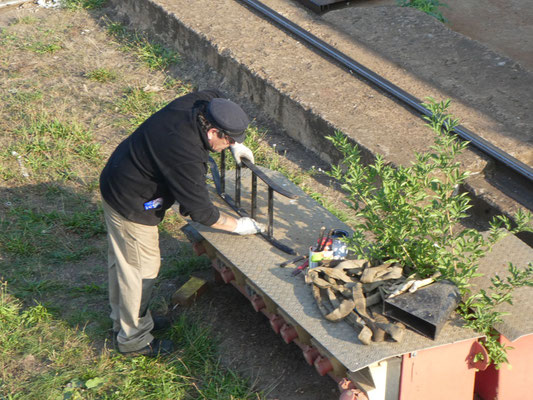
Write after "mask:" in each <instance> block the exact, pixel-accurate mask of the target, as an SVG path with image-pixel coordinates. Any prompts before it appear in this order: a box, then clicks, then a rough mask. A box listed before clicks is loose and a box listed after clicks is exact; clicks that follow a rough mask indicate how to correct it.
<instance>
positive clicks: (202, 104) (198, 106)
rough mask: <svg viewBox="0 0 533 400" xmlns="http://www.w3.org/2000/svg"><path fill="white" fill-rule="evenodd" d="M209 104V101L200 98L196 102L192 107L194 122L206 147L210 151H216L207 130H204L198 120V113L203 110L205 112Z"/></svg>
mask: <svg viewBox="0 0 533 400" xmlns="http://www.w3.org/2000/svg"><path fill="white" fill-rule="evenodd" d="M207 104H209V102H208V101H205V100H198V101H196V102H195V103H194V105H193V109H192V123H193V124H194V126H195V128H196V131H197V132H198V135H200V139H201V140H202V143H203V145H204V148H205V149H206V150H208V151H214V150H213V149H212V148H211V145H210V144H209V140H208V138H207V132H203V131H202V128H201V126H200V123H199V122H198V114H199V113H201V112H205V110H206V109H207Z"/></svg>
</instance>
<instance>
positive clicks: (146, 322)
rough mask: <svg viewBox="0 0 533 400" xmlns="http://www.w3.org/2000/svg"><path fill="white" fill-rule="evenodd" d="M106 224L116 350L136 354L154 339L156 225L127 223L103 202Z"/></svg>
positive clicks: (157, 240) (157, 253)
mask: <svg viewBox="0 0 533 400" xmlns="http://www.w3.org/2000/svg"><path fill="white" fill-rule="evenodd" d="M102 206H103V209H104V216H105V221H106V225H107V239H108V242H109V250H108V273H109V303H110V304H111V319H112V320H113V330H114V331H115V332H118V336H117V342H118V349H119V350H120V351H121V352H128V351H136V350H140V349H142V348H143V347H145V346H147V345H148V344H149V343H150V342H151V341H152V340H153V339H154V337H153V336H152V335H151V333H150V331H151V330H152V328H153V327H154V322H153V319H152V316H151V314H150V310H148V303H149V301H150V297H151V295H152V289H153V286H154V282H155V278H156V277H157V274H158V273H159V267H160V265H161V256H160V253H159V232H158V230H157V226H148V225H142V224H137V223H135V222H131V221H128V220H127V219H125V218H124V217H122V216H121V215H120V214H119V213H117V212H116V211H115V210H113V209H112V208H111V207H110V206H109V205H108V204H107V203H106V202H105V201H104V200H102Z"/></svg>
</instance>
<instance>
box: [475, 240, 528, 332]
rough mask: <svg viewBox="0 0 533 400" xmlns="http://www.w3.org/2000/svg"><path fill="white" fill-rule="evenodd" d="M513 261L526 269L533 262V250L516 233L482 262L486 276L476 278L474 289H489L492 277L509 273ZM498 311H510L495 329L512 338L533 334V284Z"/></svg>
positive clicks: (480, 267)
mask: <svg viewBox="0 0 533 400" xmlns="http://www.w3.org/2000/svg"><path fill="white" fill-rule="evenodd" d="M509 263H513V265H514V266H516V267H519V268H524V267H525V266H526V265H528V263H533V249H532V248H531V247H529V246H528V245H527V244H525V243H524V242H522V241H521V240H520V239H518V238H517V237H516V236H513V235H509V236H507V237H505V238H504V239H502V240H501V241H499V242H498V243H496V244H495V245H494V247H493V248H492V250H491V251H490V252H489V253H488V254H487V255H486V256H485V257H484V258H483V259H482V260H481V261H480V263H479V272H481V273H482V274H484V276H482V277H479V278H476V279H475V280H473V285H472V286H473V290H474V291H476V290H477V289H487V288H488V287H490V285H491V281H490V278H491V277H493V276H494V275H496V274H498V275H499V276H500V277H501V278H504V277H507V276H508V275H509V270H508V268H509ZM497 311H502V312H507V313H509V314H508V315H504V316H503V317H502V319H503V322H502V323H500V324H497V325H496V326H494V328H495V329H496V330H497V331H498V332H500V333H501V334H502V335H503V336H505V337H506V338H507V339H509V340H510V341H514V340H516V339H519V338H521V337H522V336H525V335H530V334H532V333H533V287H528V286H524V287H521V288H518V289H516V290H515V291H514V292H513V305H511V304H508V303H504V304H500V305H499V306H498V307H497Z"/></svg>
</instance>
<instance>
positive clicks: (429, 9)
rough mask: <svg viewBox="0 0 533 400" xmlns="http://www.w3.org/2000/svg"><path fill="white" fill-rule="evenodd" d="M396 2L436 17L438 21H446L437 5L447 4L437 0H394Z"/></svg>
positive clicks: (445, 5)
mask: <svg viewBox="0 0 533 400" xmlns="http://www.w3.org/2000/svg"><path fill="white" fill-rule="evenodd" d="M396 3H397V4H398V5H399V6H400V7H412V8H416V9H418V10H420V11H422V12H425V13H426V14H428V15H431V16H432V17H435V18H437V19H438V20H439V21H440V22H447V20H446V18H444V16H443V15H442V13H441V11H440V10H439V7H448V5H447V4H444V3H441V2H440V1H439V0H396Z"/></svg>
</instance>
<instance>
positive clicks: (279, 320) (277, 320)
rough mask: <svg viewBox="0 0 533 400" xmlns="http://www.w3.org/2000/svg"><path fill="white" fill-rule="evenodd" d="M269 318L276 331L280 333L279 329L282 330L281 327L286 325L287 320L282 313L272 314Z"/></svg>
mask: <svg viewBox="0 0 533 400" xmlns="http://www.w3.org/2000/svg"><path fill="white" fill-rule="evenodd" d="M268 320H269V322H270V326H271V327H272V329H273V330H274V332H276V333H279V331H280V330H281V327H282V326H283V325H285V320H284V319H283V317H282V316H281V315H278V314H273V315H271V316H270V318H269V319H268Z"/></svg>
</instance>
